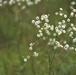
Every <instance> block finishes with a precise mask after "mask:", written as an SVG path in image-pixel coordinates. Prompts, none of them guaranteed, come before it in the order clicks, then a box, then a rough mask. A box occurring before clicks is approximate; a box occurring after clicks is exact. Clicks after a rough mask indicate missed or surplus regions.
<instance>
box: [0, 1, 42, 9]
mask: <svg viewBox="0 0 76 75" xmlns="http://www.w3.org/2000/svg"><path fill="white" fill-rule="evenodd" d="M39 2H41V0H33V1H32V0H4V1H2V3H0V7H2V6H7V5H9V6H17V7H19V8H20V9H21V10H23V9H26V7H27V6H32V5H36V4H38V3H39Z"/></svg>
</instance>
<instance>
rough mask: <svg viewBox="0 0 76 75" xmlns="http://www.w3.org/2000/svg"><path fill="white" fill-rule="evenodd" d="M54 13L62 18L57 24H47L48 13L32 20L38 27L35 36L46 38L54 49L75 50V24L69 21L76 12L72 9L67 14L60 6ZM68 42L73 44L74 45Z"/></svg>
mask: <svg viewBox="0 0 76 75" xmlns="http://www.w3.org/2000/svg"><path fill="white" fill-rule="evenodd" d="M73 4H74V3H73ZM75 4H76V3H75ZM55 15H57V16H60V17H62V18H63V19H62V20H61V21H59V22H58V23H57V25H51V24H49V14H43V15H41V17H39V16H37V17H36V19H35V20H32V23H33V24H34V25H35V26H36V27H37V29H38V33H37V37H38V38H42V39H43V40H46V39H47V40H48V41H47V44H48V45H52V46H53V48H54V49H57V48H62V49H64V50H75V51H76V47H75V44H76V37H75V33H76V25H75V23H72V22H71V20H72V17H74V18H76V16H75V15H76V13H75V12H74V11H73V10H72V11H71V12H70V15H67V14H66V13H63V9H62V8H60V10H59V12H55ZM67 39H69V40H67ZM70 43H72V44H74V47H73V46H72V45H71V44H70Z"/></svg>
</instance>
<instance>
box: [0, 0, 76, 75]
mask: <svg viewBox="0 0 76 75" xmlns="http://www.w3.org/2000/svg"><path fill="white" fill-rule="evenodd" d="M71 1H73V0H48V1H45V0H42V1H41V2H40V3H39V4H37V5H33V6H31V7H27V8H26V9H25V10H22V11H20V10H19V8H17V7H16V6H7V7H6V6H3V7H0V75H48V62H46V61H45V59H47V58H46V57H44V53H46V51H45V50H44V44H45V43H41V45H39V46H38V47H36V49H40V48H41V47H43V50H42V51H41V53H40V56H39V57H37V58H31V59H30V60H28V62H26V63H25V62H24V61H23V59H24V57H26V56H27V55H28V54H31V53H30V52H29V49H28V48H29V43H30V42H34V41H36V42H39V41H37V40H38V39H37V38H36V28H35V26H34V25H33V24H32V23H31V20H32V19H35V17H36V16H40V15H42V14H51V17H50V23H51V24H54V23H55V22H57V21H58V20H57V19H56V18H55V15H54V13H55V12H56V11H59V8H63V9H64V11H65V12H66V13H67V14H69V5H70V2H71ZM61 61H62V63H61V64H59V63H60V62H61ZM57 64H59V65H58V66H57ZM55 67H57V68H55ZM52 72H54V75H76V52H74V51H68V52H65V51H61V50H59V51H58V52H57V53H56V57H55V59H54V63H53V67H52Z"/></svg>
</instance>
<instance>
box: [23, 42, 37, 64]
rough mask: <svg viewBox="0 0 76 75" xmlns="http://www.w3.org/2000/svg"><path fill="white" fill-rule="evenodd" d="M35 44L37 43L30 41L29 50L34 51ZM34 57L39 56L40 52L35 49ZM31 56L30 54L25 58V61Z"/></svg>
mask: <svg viewBox="0 0 76 75" xmlns="http://www.w3.org/2000/svg"><path fill="white" fill-rule="evenodd" d="M34 45H35V43H30V47H29V50H30V51H32V50H33V46H34ZM32 56H33V57H37V56H38V53H37V52H36V51H33V55H32ZM30 58H31V56H30V55H28V56H27V57H26V58H24V62H27V60H28V59H30Z"/></svg>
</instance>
